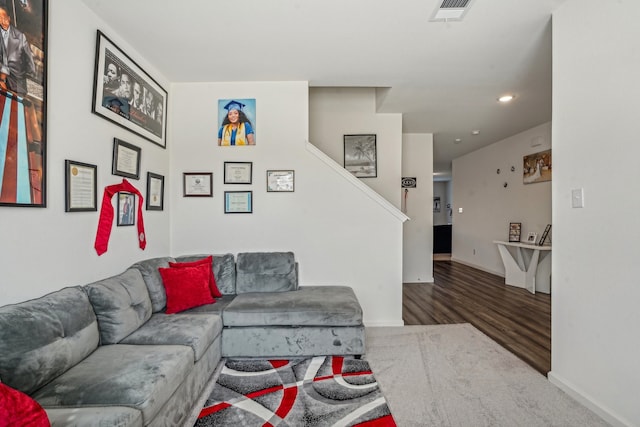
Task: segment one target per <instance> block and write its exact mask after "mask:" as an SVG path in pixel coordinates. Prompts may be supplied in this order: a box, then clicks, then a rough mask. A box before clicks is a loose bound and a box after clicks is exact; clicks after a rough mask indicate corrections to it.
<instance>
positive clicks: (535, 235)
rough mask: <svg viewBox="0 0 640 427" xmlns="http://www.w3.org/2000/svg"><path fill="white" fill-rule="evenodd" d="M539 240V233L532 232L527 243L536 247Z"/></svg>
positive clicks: (528, 235)
mask: <svg viewBox="0 0 640 427" xmlns="http://www.w3.org/2000/svg"><path fill="white" fill-rule="evenodd" d="M537 238H538V233H534V232H533V231H530V232H529V234H527V243H529V244H532V245H535V243H536V239H537Z"/></svg>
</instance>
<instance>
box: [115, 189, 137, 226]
mask: <svg viewBox="0 0 640 427" xmlns="http://www.w3.org/2000/svg"><path fill="white" fill-rule="evenodd" d="M135 201H136V196H135V195H134V194H132V193H127V192H124V191H121V192H119V193H118V226H119V227H120V226H128V225H134V224H135V223H136V220H135V209H136V208H135V203H134V202H135Z"/></svg>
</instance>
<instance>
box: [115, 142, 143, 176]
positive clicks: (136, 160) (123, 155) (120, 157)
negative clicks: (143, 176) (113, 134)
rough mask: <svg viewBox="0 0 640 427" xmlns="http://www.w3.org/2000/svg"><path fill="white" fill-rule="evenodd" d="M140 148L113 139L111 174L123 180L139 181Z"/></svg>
mask: <svg viewBox="0 0 640 427" xmlns="http://www.w3.org/2000/svg"><path fill="white" fill-rule="evenodd" d="M140 151H141V150H140V147H136V146H135V145H133V144H129V143H128V142H124V141H122V140H120V139H118V138H114V139H113V161H112V166H111V173H112V174H113V175H119V176H124V177H125V178H132V179H140Z"/></svg>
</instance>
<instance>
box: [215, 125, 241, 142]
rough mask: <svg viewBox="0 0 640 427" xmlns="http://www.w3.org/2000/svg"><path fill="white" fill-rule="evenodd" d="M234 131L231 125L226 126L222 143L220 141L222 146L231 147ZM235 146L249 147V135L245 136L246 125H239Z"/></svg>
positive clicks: (223, 129)
mask: <svg viewBox="0 0 640 427" xmlns="http://www.w3.org/2000/svg"><path fill="white" fill-rule="evenodd" d="M232 130H233V128H232V125H231V123H229V124H226V125H224V128H222V141H220V145H231V132H232ZM235 145H247V135H245V129H244V123H239V124H238V129H236V143H235Z"/></svg>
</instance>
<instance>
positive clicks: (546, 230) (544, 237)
mask: <svg viewBox="0 0 640 427" xmlns="http://www.w3.org/2000/svg"><path fill="white" fill-rule="evenodd" d="M550 231H551V224H547V226H546V227H545V228H544V231H543V232H542V237H540V241H539V242H538V246H543V245H544V243H545V242H546V241H547V238H548V237H549V232H550Z"/></svg>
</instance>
